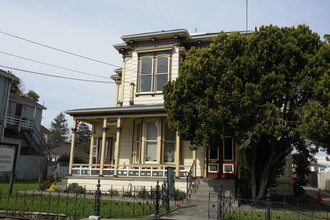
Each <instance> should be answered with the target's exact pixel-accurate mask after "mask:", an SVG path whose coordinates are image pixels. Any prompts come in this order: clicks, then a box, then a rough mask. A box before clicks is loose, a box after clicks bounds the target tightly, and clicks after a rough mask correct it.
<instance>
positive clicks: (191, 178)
mask: <svg viewBox="0 0 330 220" xmlns="http://www.w3.org/2000/svg"><path fill="white" fill-rule="evenodd" d="M194 169H195V161H194V162H193V164H192V165H191V167H190V170H189V172H188V175H187V194H188V193H189V190H190V188H191V186H192V184H193V183H195V179H196V178H195V177H194V176H193V174H194Z"/></svg>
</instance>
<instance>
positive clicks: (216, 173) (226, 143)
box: [207, 138, 235, 179]
mask: <svg viewBox="0 0 330 220" xmlns="http://www.w3.org/2000/svg"><path fill="white" fill-rule="evenodd" d="M207 177H209V178H223V179H227V178H230V179H231V178H234V177H235V147H234V141H233V139H232V138H223V139H221V141H220V144H219V145H218V146H213V147H209V149H208V156H207Z"/></svg>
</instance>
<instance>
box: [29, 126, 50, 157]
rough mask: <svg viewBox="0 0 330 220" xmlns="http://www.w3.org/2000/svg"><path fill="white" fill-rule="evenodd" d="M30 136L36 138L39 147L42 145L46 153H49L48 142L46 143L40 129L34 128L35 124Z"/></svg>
mask: <svg viewBox="0 0 330 220" xmlns="http://www.w3.org/2000/svg"><path fill="white" fill-rule="evenodd" d="M32 137H33V138H36V139H37V143H38V145H41V146H40V147H42V148H43V149H44V150H46V151H47V154H50V152H51V150H50V148H49V146H48V144H47V143H46V141H45V140H44V139H43V137H42V135H41V133H40V131H39V130H38V129H37V128H36V126H33V129H32Z"/></svg>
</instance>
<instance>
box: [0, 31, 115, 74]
mask: <svg viewBox="0 0 330 220" xmlns="http://www.w3.org/2000/svg"><path fill="white" fill-rule="evenodd" d="M0 33H1V34H4V35H7V36H10V37H13V38H16V39H20V40H23V41H27V42H29V43H32V44H36V45H39V46H42V47H46V48H49V49H52V50H56V51H59V52H62V53H66V54H70V55H72V56H76V57H80V58H83V59H86V60H90V61H94V62H97V63H102V64H105V65H108V66H112V67H116V68H118V67H119V68H120V66H118V65H114V64H111V63H108V62H104V61H101V60H96V59H93V58H90V57H86V56H82V55H79V54H76V53H72V52H69V51H66V50H62V49H58V48H56V47H52V46H48V45H46V44H42V43H38V42H36V41H32V40H29V39H26V38H23V37H19V36H16V35H13V34H9V33H6V32H3V31H1V30H0Z"/></svg>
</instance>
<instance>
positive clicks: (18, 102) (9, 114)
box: [0, 70, 49, 179]
mask: <svg viewBox="0 0 330 220" xmlns="http://www.w3.org/2000/svg"><path fill="white" fill-rule="evenodd" d="M0 74H1V76H10V77H9V78H11V79H12V80H16V81H18V80H19V79H18V78H17V77H16V76H14V75H13V74H11V73H8V72H5V71H2V70H1V71H0ZM7 78H8V77H7ZM0 82H2V81H0ZM8 83H9V84H8ZM10 83H11V81H7V84H6V87H5V86H4V87H2V86H1V87H0V88H1V89H2V88H3V89H5V90H6V91H4V93H2V94H3V98H2V99H1V106H0V107H1V109H2V110H1V123H0V126H1V130H3V131H2V132H3V135H2V142H4V143H10V144H17V145H18V149H17V154H18V158H17V164H16V170H15V178H16V179H38V178H39V177H40V176H44V175H45V171H46V165H47V160H46V157H45V154H44V151H45V150H46V152H48V151H49V149H48V146H47V145H46V144H45V142H44V140H43V138H42V136H41V134H40V126H41V119H42V111H43V110H45V109H46V108H45V107H44V106H42V105H40V104H39V103H37V102H35V101H33V100H32V99H29V98H27V97H23V96H19V95H17V94H14V93H10ZM5 96H7V98H6V97H5ZM9 175H10V174H9V173H5V172H2V173H0V178H2V179H6V178H9Z"/></svg>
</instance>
